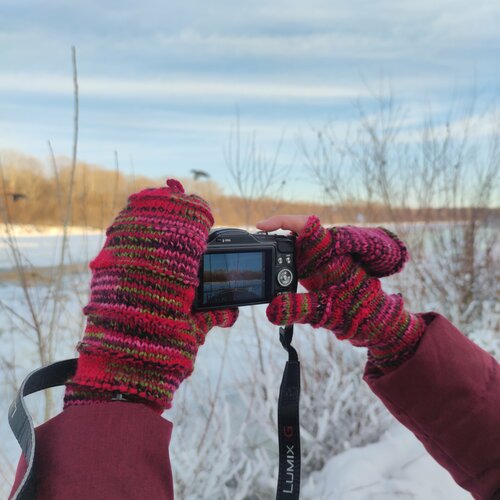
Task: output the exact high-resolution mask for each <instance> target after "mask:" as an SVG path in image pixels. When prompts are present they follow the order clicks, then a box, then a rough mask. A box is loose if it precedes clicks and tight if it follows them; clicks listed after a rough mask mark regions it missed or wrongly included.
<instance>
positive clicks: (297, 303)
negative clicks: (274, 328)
mask: <svg viewBox="0 0 500 500" xmlns="http://www.w3.org/2000/svg"><path fill="white" fill-rule="evenodd" d="M317 309H318V299H317V295H316V294H315V293H284V294H282V295H278V296H277V297H275V298H274V299H273V300H272V301H271V303H270V304H269V305H268V306H267V309H266V314H267V318H268V319H269V321H270V322H271V323H273V324H275V325H291V324H293V323H310V322H311V321H312V322H314V319H315V318H314V316H315V315H316V311H317Z"/></svg>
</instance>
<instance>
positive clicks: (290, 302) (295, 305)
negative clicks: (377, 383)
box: [267, 216, 425, 371]
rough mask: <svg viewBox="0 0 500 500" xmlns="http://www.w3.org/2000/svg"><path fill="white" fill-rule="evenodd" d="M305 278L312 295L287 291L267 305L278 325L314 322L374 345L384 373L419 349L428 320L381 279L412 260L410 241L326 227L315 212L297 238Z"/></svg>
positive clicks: (368, 231) (341, 335) (379, 230)
mask: <svg viewBox="0 0 500 500" xmlns="http://www.w3.org/2000/svg"><path fill="white" fill-rule="evenodd" d="M296 253H297V266H298V273H299V279H300V282H301V283H302V284H303V285H304V287H305V288H306V289H307V290H309V291H310V292H309V293H304V294H294V293H286V294H283V295H280V296H278V297H276V298H275V299H274V300H273V301H272V302H271V303H270V304H269V306H268V308H267V316H268V318H269V320H270V321H271V322H272V323H274V324H278V325H285V324H292V323H308V324H310V325H312V326H313V327H315V328H319V327H323V328H327V329H329V330H332V331H333V332H334V333H335V334H336V335H337V337H338V338H339V339H342V340H343V339H347V340H349V341H350V342H351V343H352V344H353V345H356V346H363V347H368V353H369V357H370V360H371V362H372V363H373V364H375V365H376V366H378V367H379V368H380V369H382V370H384V371H388V370H390V369H392V368H394V367H396V366H399V365H400V364H401V363H402V362H403V361H404V360H405V359H408V357H410V356H411V355H412V354H413V352H414V351H415V349H416V347H417V345H418V342H419V340H420V338H421V336H422V334H423V332H424V329H425V324H424V321H423V319H422V318H421V317H420V316H419V315H415V314H411V313H409V312H407V311H406V310H405V309H404V302H403V299H402V297H401V296H400V295H388V294H386V293H385V292H384V291H383V290H382V289H381V285H380V280H379V279H378V278H376V277H374V276H388V275H389V274H392V273H394V272H398V271H399V270H401V269H402V267H403V265H404V263H405V262H406V261H407V260H408V252H407V250H406V247H405V246H404V244H403V243H402V242H401V241H400V240H399V239H398V238H397V237H396V236H395V235H393V234H392V233H390V232H389V231H387V230H384V229H382V228H376V229H372V228H370V229H365V228H353V227H347V228H332V229H324V228H323V227H322V226H321V224H320V222H319V219H318V218H317V217H315V216H311V217H310V218H309V220H308V222H307V225H306V227H305V228H304V230H303V231H302V232H301V234H300V235H299V237H298V238H297V241H296Z"/></svg>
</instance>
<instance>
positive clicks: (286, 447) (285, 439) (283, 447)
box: [276, 325, 300, 500]
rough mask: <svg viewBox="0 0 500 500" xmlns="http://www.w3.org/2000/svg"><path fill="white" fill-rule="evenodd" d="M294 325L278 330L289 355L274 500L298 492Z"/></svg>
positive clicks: (281, 402) (282, 392) (297, 378)
mask: <svg viewBox="0 0 500 500" xmlns="http://www.w3.org/2000/svg"><path fill="white" fill-rule="evenodd" d="M292 338H293V325H289V326H286V327H284V328H283V327H282V328H280V341H281V345H282V346H283V348H284V349H285V350H286V351H287V352H288V361H287V363H286V365H285V371H284V372H283V378H282V380H281V386H280V394H279V399H278V441H279V472H278V488H277V492H276V500H283V499H292V498H293V499H298V498H299V492H300V427H299V400H300V363H299V358H298V356H297V351H296V350H295V349H294V348H293V346H292V345H291V342H292Z"/></svg>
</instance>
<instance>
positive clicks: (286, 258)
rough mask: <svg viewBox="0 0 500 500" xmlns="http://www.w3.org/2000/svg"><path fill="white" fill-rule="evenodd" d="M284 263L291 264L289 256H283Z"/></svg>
mask: <svg viewBox="0 0 500 500" xmlns="http://www.w3.org/2000/svg"><path fill="white" fill-rule="evenodd" d="M285 262H286V263H287V264H291V263H292V256H291V255H286V256H285Z"/></svg>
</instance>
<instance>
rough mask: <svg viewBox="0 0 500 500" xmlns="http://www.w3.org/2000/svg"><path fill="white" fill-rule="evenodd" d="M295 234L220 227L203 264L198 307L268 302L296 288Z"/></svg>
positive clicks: (209, 240)
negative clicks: (250, 231)
mask: <svg viewBox="0 0 500 500" xmlns="http://www.w3.org/2000/svg"><path fill="white" fill-rule="evenodd" d="M294 244H295V236H285V235H280V234H268V233H264V232H259V233H255V234H251V233H249V232H247V231H245V230H243V229H217V230H215V231H212V232H211V233H210V235H209V237H208V245H207V250H206V252H205V253H204V254H203V257H202V261H201V266H200V274H199V279H200V284H199V286H198V289H197V291H196V297H195V302H194V306H195V309H197V310H210V309H222V308H227V307H239V306H248V305H253V304H265V303H268V302H271V300H272V299H273V298H274V297H276V296H277V295H279V294H280V293H283V292H295V291H296V290H297V272H296V268H295V255H294Z"/></svg>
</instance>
